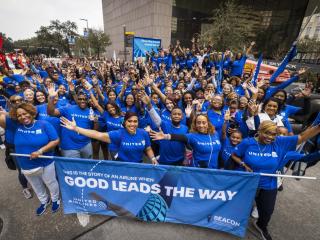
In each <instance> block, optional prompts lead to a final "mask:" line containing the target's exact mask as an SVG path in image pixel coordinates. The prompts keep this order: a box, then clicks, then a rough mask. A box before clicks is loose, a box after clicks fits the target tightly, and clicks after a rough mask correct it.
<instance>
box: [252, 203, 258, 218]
mask: <svg viewBox="0 0 320 240" xmlns="http://www.w3.org/2000/svg"><path fill="white" fill-rule="evenodd" d="M251 217H253V218H255V219H258V218H259V213H258V208H257V206H254V207H253V209H252V211H251Z"/></svg>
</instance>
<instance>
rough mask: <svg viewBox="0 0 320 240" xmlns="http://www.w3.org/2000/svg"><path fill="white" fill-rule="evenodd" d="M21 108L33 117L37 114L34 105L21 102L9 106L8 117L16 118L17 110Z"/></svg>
mask: <svg viewBox="0 0 320 240" xmlns="http://www.w3.org/2000/svg"><path fill="white" fill-rule="evenodd" d="M19 108H21V109H23V110H25V111H26V112H27V113H29V114H30V115H31V116H32V117H33V118H35V117H36V116H37V109H36V107H35V106H33V105H32V104H30V103H21V104H19V105H18V106H16V107H14V108H11V110H10V112H9V116H10V118H12V119H13V120H18V117H17V110H18V109H19Z"/></svg>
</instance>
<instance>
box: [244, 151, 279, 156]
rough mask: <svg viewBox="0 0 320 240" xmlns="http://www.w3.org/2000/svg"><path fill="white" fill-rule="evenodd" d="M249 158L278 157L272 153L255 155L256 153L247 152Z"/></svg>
mask: <svg viewBox="0 0 320 240" xmlns="http://www.w3.org/2000/svg"><path fill="white" fill-rule="evenodd" d="M248 154H249V155H250V156H255V157H278V155H277V153H276V152H272V153H261V152H260V153H256V152H248Z"/></svg>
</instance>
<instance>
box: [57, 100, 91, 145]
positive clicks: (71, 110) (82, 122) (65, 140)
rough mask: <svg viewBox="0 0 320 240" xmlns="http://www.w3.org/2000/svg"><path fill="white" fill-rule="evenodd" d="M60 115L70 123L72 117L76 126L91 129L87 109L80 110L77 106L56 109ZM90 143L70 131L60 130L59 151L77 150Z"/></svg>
mask: <svg viewBox="0 0 320 240" xmlns="http://www.w3.org/2000/svg"><path fill="white" fill-rule="evenodd" d="M58 110H59V112H60V115H61V116H63V117H65V118H67V119H68V120H70V121H72V117H74V119H75V121H76V123H77V126H78V127H82V128H86V129H92V128H93V121H91V120H90V119H89V111H90V110H89V108H86V109H81V108H80V107H79V106H78V105H71V106H68V107H62V108H58ZM89 142H90V138H88V137H86V136H83V135H81V134H78V133H76V132H74V131H71V130H69V129H67V128H64V127H63V128H62V129H61V149H63V150H79V149H81V148H82V147H84V146H85V145H87V144H88V143H89Z"/></svg>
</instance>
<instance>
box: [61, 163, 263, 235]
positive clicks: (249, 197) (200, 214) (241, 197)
mask: <svg viewBox="0 0 320 240" xmlns="http://www.w3.org/2000/svg"><path fill="white" fill-rule="evenodd" d="M55 165H56V170H57V176H58V180H59V184H60V189H61V193H62V201H63V209H64V213H66V214H69V213H80V212H87V213H91V214H103V215H108V216H126V217H131V218H135V219H139V220H143V221H149V222H151V221H152V222H171V223H181V224H190V225H195V226H200V227H206V228H211V229H217V230H221V231H225V232H228V233H231V234H234V235H237V236H240V237H243V236H244V235H245V232H246V228H247V224H248V218H249V215H250V212H251V208H252V203H253V201H254V197H255V194H256V189H257V186H258V182H259V179H260V175H259V174H256V173H246V172H237V171H222V170H213V169H200V168H192V167H189V168H185V167H175V166H162V165H161V166H154V165H151V164H137V163H125V162H115V161H106V160H100V161H96V160H87V159H67V158H60V157H56V158H55Z"/></svg>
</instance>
